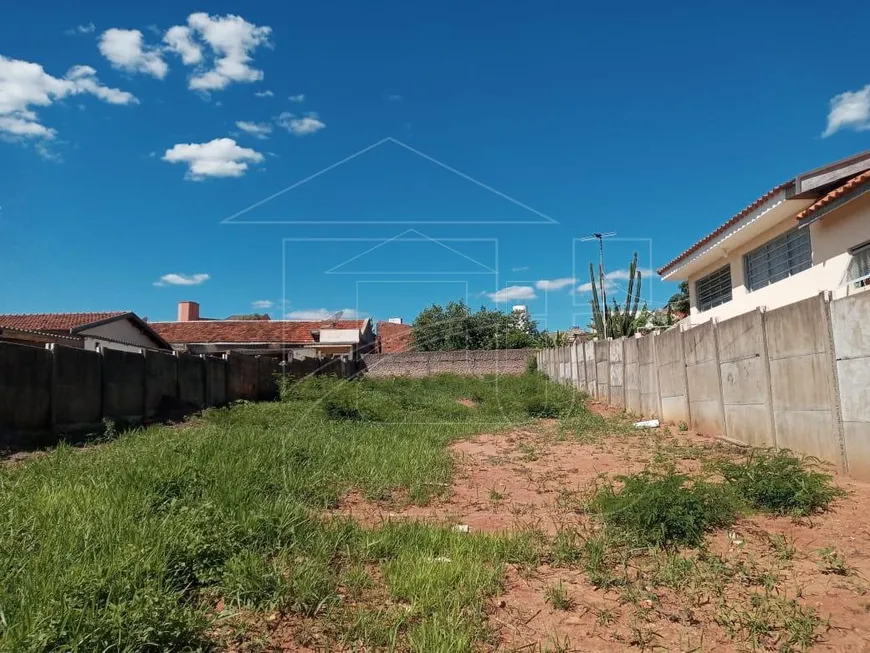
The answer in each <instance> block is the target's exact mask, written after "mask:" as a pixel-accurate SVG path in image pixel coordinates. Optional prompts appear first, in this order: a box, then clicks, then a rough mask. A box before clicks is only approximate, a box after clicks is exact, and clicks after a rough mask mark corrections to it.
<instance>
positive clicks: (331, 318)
mask: <svg viewBox="0 0 870 653" xmlns="http://www.w3.org/2000/svg"><path fill="white" fill-rule="evenodd" d="M342 315H344V311H336V312H335V313H333V314H332V315H330V316H329V317H327V318H326V319H325V320H324V322H328V323H330V324H335V323H336V322H338V321H339V320H340V319H341V316H342Z"/></svg>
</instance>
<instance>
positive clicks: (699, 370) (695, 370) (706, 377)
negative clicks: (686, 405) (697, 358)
mask: <svg viewBox="0 0 870 653" xmlns="http://www.w3.org/2000/svg"><path fill="white" fill-rule="evenodd" d="M686 374H687V376H688V378H689V396H690V398H691V400H692V404H693V405H694V404H695V403H696V402H699V401H711V400H712V401H717V402H718V401H719V365H718V363H716V361H715V360H710V361H705V362H703V363H696V364H694V365H690V366H689V367H687V368H686Z"/></svg>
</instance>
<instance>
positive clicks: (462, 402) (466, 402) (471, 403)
mask: <svg viewBox="0 0 870 653" xmlns="http://www.w3.org/2000/svg"><path fill="white" fill-rule="evenodd" d="M456 403H457V404H460V405H462V406H465V407H466V408H474V407H475V406H477V402H476V401H474V399H457V400H456Z"/></svg>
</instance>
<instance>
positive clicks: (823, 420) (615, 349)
mask: <svg viewBox="0 0 870 653" xmlns="http://www.w3.org/2000/svg"><path fill="white" fill-rule="evenodd" d="M570 355H571V351H570V348H569V347H566V348H563V349H562V350H555V349H550V350H542V351H540V352H538V361H539V365H540V366H541V369H542V370H545V371H546V372H547V373H548V374H550V375H551V376H552V377H553V378H554V379H555V380H558V381H563V382H566V383H573V384H575V385H577V386H578V387H583V385H584V384H583V382H582V381H581V380H580V376H579V374H578V373H576V372H575V373H574V375H573V376H571V375H568V376H565V372H564V371H563V368H562V367H561V366H560V364H559V361H560V360H563V359H564V357H565V356H570ZM620 355H621V358H620ZM590 356H593V357H594V359H592V358H590ZM576 360H577V362H578V365H579V363H580V361H586V362H587V365H586V366H585V369H586V370H587V371H590V372H592V373H593V374H594V375H597V376H594V378H593V380H592V385H591V386H590V385H588V384H589V383H590V381H589V377H587V380H586V383H587V385H586V387H594V388H595V389H596V392H597V393H598V398H599V399H601V400H602V401H609V402H610V403H612V404H614V405H623V404H621V403H620V397H621V396H623V397H624V406H625V408H626V409H627V410H629V411H630V412H633V413H637V414H640V415H643V416H646V417H660V418H661V419H662V420H664V421H665V422H670V423H677V422H682V421H685V422H687V423H690V424H691V425H692V427H694V428H695V429H697V430H698V431H701V432H703V433H707V434H710V435H719V436H722V437H726V438H728V439H729V440H733V441H736V442H740V443H743V444H746V445H750V446H756V447H779V448H783V449H791V450H793V451H795V452H797V453H801V454H806V455H811V456H816V457H818V458H821V459H823V460H827V461H830V462H832V463H834V464H836V465H837V466H838V467H839V468H840V469H842V470H844V471H847V472H848V473H849V474H850V475H852V476H854V477H856V478H860V479H865V480H870V401H868V397H870V289H867V290H863V291H857V292H855V294H853V295H850V296H848V297H845V298H842V299H834V300H832V299H831V298H830V295H829V294H822V295H819V296H816V297H812V298H809V299H806V300H803V301H800V302H796V303H794V304H790V305H788V306H783V307H780V308H778V309H776V310H772V311H765V310H757V311H753V312H751V313H745V314H743V315H739V316H737V317H734V318H732V319H730V320H726V321H723V322H716V321H710V322H707V323H704V324H702V325H700V326H696V327H693V328H688V329H681V328H673V329H670V330H668V331H665V332H664V333H660V334H658V335H652V336H646V337H644V338H630V339H627V340H617V341H598V342H594V343H584V344H583V346H582V347H581V349H580V350H578V352H577V354H576ZM553 361H555V363H554V362H553ZM620 366H621V369H622V374H621V375H620V372H619V371H616V370H615V368H617V370H618V368H619V367H620ZM569 371H570V370H569ZM620 381H621V382H622V385H621V386H620Z"/></svg>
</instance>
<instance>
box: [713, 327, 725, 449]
mask: <svg viewBox="0 0 870 653" xmlns="http://www.w3.org/2000/svg"><path fill="white" fill-rule="evenodd" d="M711 322H712V325H713V326H712V329H713V349H714V352H713V355H714V360H715V361H716V382H717V384H718V387H719V392H718V393H717V399H718V402H719V419H720V420H721V424H722V437H723V438H725V439H728V420H726V419H725V396H724V395H723V394H722V361H721V357H720V356H719V318H715V317H714V318H713V319H712V320H711Z"/></svg>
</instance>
